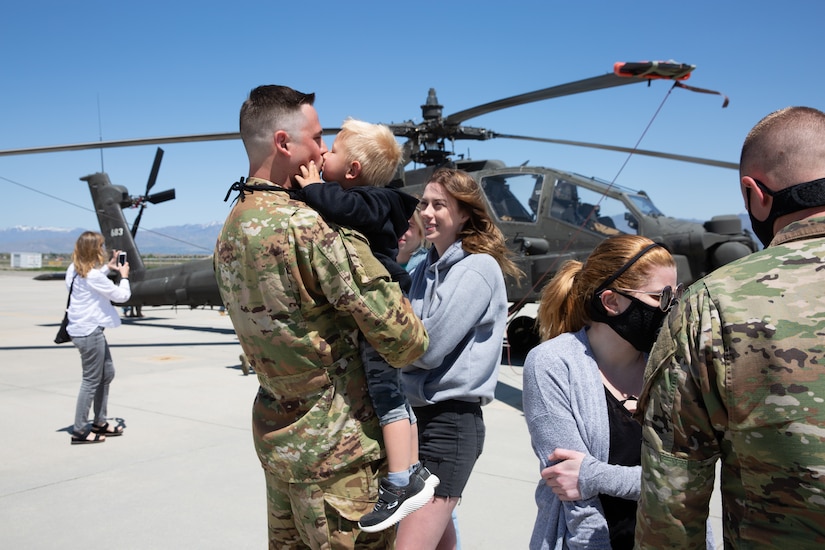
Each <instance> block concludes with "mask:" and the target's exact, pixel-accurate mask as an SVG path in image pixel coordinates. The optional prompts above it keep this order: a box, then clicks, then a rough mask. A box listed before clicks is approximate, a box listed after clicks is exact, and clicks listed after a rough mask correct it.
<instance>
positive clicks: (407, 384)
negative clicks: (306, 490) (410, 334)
mask: <svg viewBox="0 0 825 550" xmlns="http://www.w3.org/2000/svg"><path fill="white" fill-rule="evenodd" d="M419 212H420V214H421V217H422V220H423V222H424V229H425V237H426V239H427V240H428V241H429V242H430V243H431V244H432V248H431V249H430V252H429V254H428V255H427V258H426V259H425V260H424V261H423V262H422V263H421V264H419V265H418V266H417V267H416V268H415V269H414V270H413V272H412V274H411V275H412V288H411V290H410V301H411V302H412V306H413V310H414V311H415V313H416V314H417V315H418V316H419V317H420V318H421V320H422V321H423V322H424V326H425V327H427V331H428V332H429V334H430V346H429V348H428V349H427V352H426V353H425V354H424V355H423V356H422V357H421V358H420V359H419V360H417V361H416V362H415V363H413V364H412V365H410V366H408V367H404V369H403V370H402V380H403V382H404V392H405V393H406V394H407V399H408V400H409V402H410V404H411V405H412V407H413V410H414V412H415V416H416V417H417V419H418V436H419V443H418V451H419V458H420V460H421V462H422V464H423V465H424V466H425V467H426V468H427V469H428V470H429V471H430V472H432V473H433V474H435V475H437V476H438V478H439V479H440V484H439V485H438V487H436V489H435V496H434V497H433V499H432V500H431V501H430V502H428V503H427V504H425V505H424V507H423V508H421V509H420V510H418V511H417V512H415V513H414V514H412V515H410V516H407V517H406V518H405V519H404V520H402V521H401V523H400V525H399V528H398V537H397V539H396V549H397V550H405V549H415V550H421V549H424V550H426V549H428V548H436V547H437V546H439V545H441V546H439V547H444V548H447V547H449V548H453V547H455V538H456V534H455V529H454V526H453V523H452V521H451V515H452V511H453V509H454V508H455V505H456V504H457V502H458V500H459V498H461V495H462V491H463V490H464V487H465V486H466V484H467V480H468V479H469V477H470V473H471V471H472V469H473V466H474V465H475V462H476V460H477V459H478V457H479V456H480V455H481V451H482V449H483V446H484V419H483V417H482V414H481V407H482V405H486V404H487V403H489V402H490V401H492V400H493V397H494V392H495V387H496V382H497V379H498V364H499V360H500V357H501V345H502V340H503V337H504V329H505V325H506V322H507V291H506V286H505V283H504V275H503V274H504V273H506V274H508V275H512V276H515V277H520V276H521V275H522V273H521V271H520V270H519V269H518V268H517V267H516V265H515V264H514V263H513V262H512V261H511V260H510V258H509V254H510V253H509V250H508V249H507V247H506V246H505V243H504V236H503V235H502V233H501V231H500V230H499V229H498V228H497V227H496V226H495V224H494V223H493V221H492V219H491V218H490V215H489V214H488V212H487V209H486V207H485V202H484V197H483V194H482V191H481V188H480V187H479V185H478V183H477V182H476V181H475V180H474V179H473V178H472V177H471V176H470V175H469V174H467V173H466V172H462V171H460V170H452V169H446V168H442V169H439V170H436V172H435V173H433V175H432V177H431V178H430V181H429V183H427V185H426V186H425V188H424V193H423V196H422V198H421V202H420V205H419Z"/></svg>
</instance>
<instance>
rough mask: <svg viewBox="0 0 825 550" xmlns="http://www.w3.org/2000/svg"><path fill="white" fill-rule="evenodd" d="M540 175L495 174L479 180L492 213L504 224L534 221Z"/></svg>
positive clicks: (539, 189)
mask: <svg viewBox="0 0 825 550" xmlns="http://www.w3.org/2000/svg"><path fill="white" fill-rule="evenodd" d="M542 181H543V176H542V175H541V174H495V175H493V176H487V177H484V178H482V179H481V187H482V189H484V193H485V195H487V200H488V201H489V202H490V206H492V208H493V213H494V214H495V215H496V216H497V217H498V219H500V220H501V221H504V222H530V223H533V222H535V221H536V216H537V215H538V210H539V199H540V198H541V184H542Z"/></svg>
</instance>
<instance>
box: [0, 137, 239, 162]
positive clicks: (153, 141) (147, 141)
mask: <svg viewBox="0 0 825 550" xmlns="http://www.w3.org/2000/svg"><path fill="white" fill-rule="evenodd" d="M240 137H241V134H240V132H223V133H217V134H189V135H185V136H167V137H153V138H135V139H118V140H111V141H93V142H90V143H75V144H71V145H47V146H45V147H28V148H24V149H6V150H4V151H0V157H5V156H12V155H31V154H35V153H57V152H60V151H83V150H87V149H109V148H112V147H134V146H139V145H162V144H164V143H189V142H198V141H224V140H230V139H240Z"/></svg>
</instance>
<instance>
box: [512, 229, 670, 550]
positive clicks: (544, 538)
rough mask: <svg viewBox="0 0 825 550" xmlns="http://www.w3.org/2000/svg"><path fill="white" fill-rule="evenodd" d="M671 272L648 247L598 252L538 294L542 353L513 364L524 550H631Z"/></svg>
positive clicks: (610, 243)
mask: <svg viewBox="0 0 825 550" xmlns="http://www.w3.org/2000/svg"><path fill="white" fill-rule="evenodd" d="M681 292H682V290H681V286H677V285H676V264H675V262H674V260H673V257H672V256H671V255H670V253H669V252H668V251H667V250H666V249H665V248H663V247H662V246H660V245H658V244H656V243H654V242H653V241H651V240H650V239H647V238H645V237H640V236H637V235H621V236H617V237H612V238H609V239H607V240H605V241H602V242H601V243H600V244H599V245H598V246H597V247H596V248H595V249H594V250H593V252H592V253H591V255H590V256H589V257H588V259H587V261H586V262H585V263H584V264H582V263H581V262H578V261H568V262H566V263H565V264H564V265H562V267H561V269H560V270H559V272H558V273H557V274H556V276H555V277H554V278H553V279H552V280H551V281H550V282H549V283H548V284H547V285H546V286H545V288H544V290H543V291H542V297H541V302H540V304H539V311H538V322H539V327H540V332H541V337H542V340H545V342H544V343H542V344H540V345H539V346H537V347H536V348H534V349H533V350H532V351H530V353H529V354H528V355H527V358H526V360H525V364H524V383H523V391H524V416H525V418H526V420H527V426H528V429H529V431H530V438H531V440H532V445H533V450H534V451H535V453H536V456H538V458H539V461H540V468H541V469H542V472H541V475H542V481H541V482H539V486H538V488H537V489H536V504H537V505H538V516H537V519H536V522H535V526H534V528H533V535H532V538H531V541H530V548H531V549H532V550H537V549H551V548H588V549H591V550H592V549H598V548H605V549H610V548H613V549H614V550H617V549H625V548H632V547H633V535H634V527H635V523H636V521H635V518H636V501H637V500H638V498H639V491H640V486H641V466H640V464H641V457H640V449H641V444H642V432H641V426H640V425H639V424H638V423H637V422H636V421H635V420H634V419H633V418H632V412H633V411H635V409H636V397H635V396H638V395H639V394H640V393H641V390H642V385H643V383H644V370H645V362H646V360H647V354H648V352H649V351H650V349H651V347H652V346H653V342H654V341H655V339H656V334H657V333H658V331H659V328H660V327H661V324H662V321H663V320H664V318H665V316H666V315H667V311H668V310H670V308H671V307H673V305H674V304H675V303H676V302H677V301H678V299H679V297H680V296H681Z"/></svg>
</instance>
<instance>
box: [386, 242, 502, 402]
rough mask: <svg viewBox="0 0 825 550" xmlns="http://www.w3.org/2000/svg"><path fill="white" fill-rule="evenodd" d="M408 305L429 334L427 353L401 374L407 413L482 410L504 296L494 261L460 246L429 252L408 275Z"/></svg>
mask: <svg viewBox="0 0 825 550" xmlns="http://www.w3.org/2000/svg"><path fill="white" fill-rule="evenodd" d="M412 279H413V281H412V288H411V290H410V302H412V306H413V310H414V311H415V313H416V314H417V315H418V316H419V317H420V318H421V320H422V321H423V322H424V326H425V327H427V332H429V334H430V347H429V348H428V349H427V352H426V353H425V354H424V355H423V356H421V358H419V359H418V361H416V362H415V363H413V364H412V365H409V366H407V367H404V368H403V369H402V373H401V378H402V380H403V382H404V391H405V393H406V394H407V399H409V401H410V404H411V405H412V406H413V407H422V406H426V405H431V404H433V403H438V402H441V401H446V400H448V399H457V400H460V401H470V402H480V403H481V404H482V405H486V404H487V403H489V402H490V401H492V400H493V397H494V395H495V389H496V383H497V382H498V365H499V361H500V359H501V344H502V341H503V338H504V328H505V326H506V324H507V290H506V286H505V283H504V276H503V275H502V272H501V268H500V267H499V265H498V262H496V260H495V258H493V257H492V256H490V255H488V254H468V253H467V252H465V251H464V249H463V248H462V247H461V241H457V242H455V243H453V244H452V245H451V246H450V248H448V249H447V250H446V252H445V253H444V255H443V256H441V257H440V258H439V257H438V252H437V251H436V250H435V248H432V249H431V250H430V253H429V254H428V255H427V258H426V259H425V260H424V261H423V262H422V263H421V264H419V265H418V266H417V267H416V268H415V269H414V270H413V272H412Z"/></svg>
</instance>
